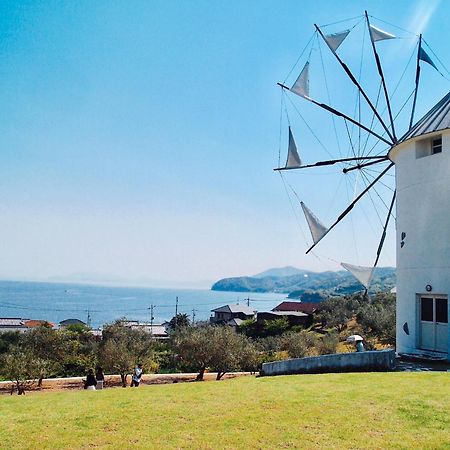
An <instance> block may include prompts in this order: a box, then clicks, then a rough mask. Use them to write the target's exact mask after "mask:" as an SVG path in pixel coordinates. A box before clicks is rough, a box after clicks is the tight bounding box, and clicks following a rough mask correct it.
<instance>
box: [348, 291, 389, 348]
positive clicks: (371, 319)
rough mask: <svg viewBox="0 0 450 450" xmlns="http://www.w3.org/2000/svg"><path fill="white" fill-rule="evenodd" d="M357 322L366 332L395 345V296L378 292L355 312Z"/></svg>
mask: <svg viewBox="0 0 450 450" xmlns="http://www.w3.org/2000/svg"><path fill="white" fill-rule="evenodd" d="M356 318H357V320H358V323H359V324H360V325H361V326H362V327H363V329H364V331H365V332H366V333H367V334H370V333H372V334H374V335H375V336H377V337H379V338H381V339H383V340H384V341H386V342H387V343H389V344H392V345H395V333H396V332H395V296H394V295H392V294H386V293H380V294H377V295H376V296H375V297H373V298H372V299H371V300H370V301H369V302H368V303H366V304H363V305H361V308H360V309H359V311H358V312H357V315H356Z"/></svg>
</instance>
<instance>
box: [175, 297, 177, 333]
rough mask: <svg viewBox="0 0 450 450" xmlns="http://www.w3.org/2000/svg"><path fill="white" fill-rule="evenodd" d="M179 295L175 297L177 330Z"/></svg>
mask: <svg viewBox="0 0 450 450" xmlns="http://www.w3.org/2000/svg"><path fill="white" fill-rule="evenodd" d="M177 316H178V295H177V296H176V297H175V328H176V327H177V325H178V323H177V322H178V317H177Z"/></svg>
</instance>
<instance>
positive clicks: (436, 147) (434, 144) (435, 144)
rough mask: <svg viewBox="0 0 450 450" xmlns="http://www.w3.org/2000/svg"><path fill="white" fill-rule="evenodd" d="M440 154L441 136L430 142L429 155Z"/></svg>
mask: <svg viewBox="0 0 450 450" xmlns="http://www.w3.org/2000/svg"><path fill="white" fill-rule="evenodd" d="M441 152H442V136H439V137H437V138H434V139H432V141H431V153H432V154H433V155H434V154H435V153H441Z"/></svg>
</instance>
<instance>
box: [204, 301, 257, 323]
mask: <svg viewBox="0 0 450 450" xmlns="http://www.w3.org/2000/svg"><path fill="white" fill-rule="evenodd" d="M211 312H213V313H214V316H212V317H211V318H210V322H211V323H213V324H225V323H228V322H229V321H231V320H233V319H240V320H241V321H243V320H248V319H254V318H255V313H256V311H255V310H254V309H252V308H250V307H248V306H245V305H225V306H221V307H220V308H216V309H213V310H211ZM234 323H235V324H236V323H237V322H234ZM230 325H233V323H231V324H230Z"/></svg>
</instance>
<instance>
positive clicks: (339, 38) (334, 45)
mask: <svg viewBox="0 0 450 450" xmlns="http://www.w3.org/2000/svg"><path fill="white" fill-rule="evenodd" d="M348 33H350V30H345V31H340V32H339V33H333V34H327V35H326V36H324V38H325V41H326V43H327V44H328V47H330V48H331V50H333V52H335V51H336V50H337V49H338V47H339V46H340V45H341V44H342V42H344V39H345V38H346V37H347V36H348Z"/></svg>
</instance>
